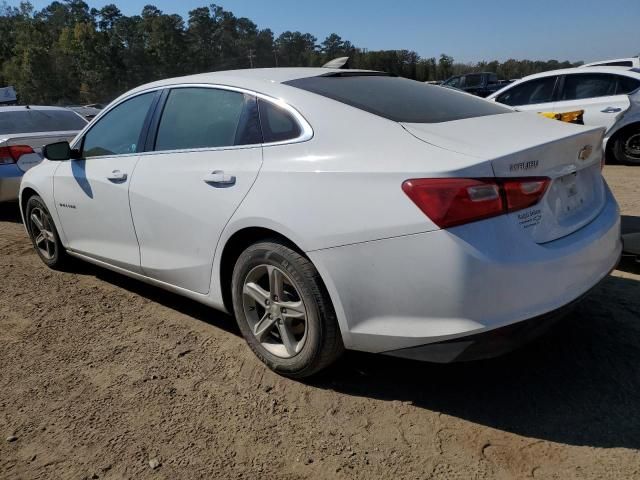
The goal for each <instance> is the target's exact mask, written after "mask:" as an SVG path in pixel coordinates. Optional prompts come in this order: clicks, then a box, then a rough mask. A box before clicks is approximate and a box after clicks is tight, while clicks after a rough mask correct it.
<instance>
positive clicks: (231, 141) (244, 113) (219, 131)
mask: <svg viewBox="0 0 640 480" xmlns="http://www.w3.org/2000/svg"><path fill="white" fill-rule="evenodd" d="M251 104H253V107H251ZM249 127H251V128H249ZM257 134H258V125H257V112H256V109H255V99H254V98H253V97H250V96H248V95H246V96H245V94H243V93H240V92H233V91H229V90H219V89H214V88H176V89H173V90H171V93H170V94H169V97H168V98H167V103H166V104H165V106H164V110H163V112H162V118H161V120H160V125H159V126H158V134H157V137H156V145H155V150H181V149H190V148H215V147H229V146H233V145H246V144H252V143H260V139H256V135H257Z"/></svg>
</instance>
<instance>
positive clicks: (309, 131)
mask: <svg viewBox="0 0 640 480" xmlns="http://www.w3.org/2000/svg"><path fill="white" fill-rule="evenodd" d="M174 88H211V89H218V90H227V91H231V92H238V93H242V94H247V95H252V96H255V97H256V98H260V99H262V100H265V101H267V102H270V103H273V104H274V105H276V106H278V107H280V108H282V109H284V110H285V111H286V112H287V113H289V114H290V115H291V116H292V117H293V118H294V120H295V121H296V122H297V123H298V126H299V127H300V135H298V136H297V137H295V138H291V139H288V140H282V141H279V142H262V143H254V144H248V145H229V146H225V147H203V148H188V149H180V150H153V151H148V152H137V153H133V154H131V153H127V154H120V155H111V156H117V157H121V156H123V155H149V154H156V155H157V154H162V153H182V152H202V151H218V150H237V149H243V148H255V147H259V146H262V147H272V146H278V145H289V144H295V143H302V142H306V141H308V140H311V139H312V138H313V135H314V132H313V128H312V127H311V125H310V124H309V122H308V121H307V119H306V118H304V116H303V115H302V114H301V113H300V112H299V111H298V110H296V109H295V108H294V107H292V106H291V105H289V104H288V103H287V102H285V101H284V100H283V99H281V98H276V97H272V96H271V95H267V94H264V93H260V92H256V91H253V90H249V89H246V88H242V87H234V86H230V85H223V84H214V83H176V84H169V85H162V86H155V87H152V88H148V89H145V90H141V91H139V92H136V93H134V94H132V95H128V96H127V97H124V98H122V99H121V100H120V101H118V103H114V104H113V105H109V106H108V107H107V108H106V109H104V110H103V111H102V112H100V114H98V115H97V116H96V117H95V118H94V119H93V120H92V121H91V122H90V123H89V124H88V125H87V127H85V129H84V130H83V131H81V132H80V133H79V134H78V136H77V137H76V139H75V140H74V141H73V145H72V147H73V148H75V147H76V145H77V143H78V142H79V141H80V139H82V138H84V136H85V135H86V134H87V133H88V132H89V130H90V129H91V128H92V127H93V125H95V124H97V123H98V121H99V120H100V119H101V118H102V117H103V116H105V115H106V114H108V113H109V112H110V111H111V110H113V109H114V108H116V107H117V106H118V105H121V104H122V103H124V102H126V101H128V100H131V99H132V98H135V97H137V96H139V95H144V94H146V93H151V92H156V91H158V90H171V89H174ZM89 158H101V157H89Z"/></svg>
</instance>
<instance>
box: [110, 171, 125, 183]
mask: <svg viewBox="0 0 640 480" xmlns="http://www.w3.org/2000/svg"><path fill="white" fill-rule="evenodd" d="M126 179H127V174H126V173H125V172H121V171H120V170H114V171H113V172H111V173H110V174H109V175H107V180H111V181H112V182H124V181H125V180H126Z"/></svg>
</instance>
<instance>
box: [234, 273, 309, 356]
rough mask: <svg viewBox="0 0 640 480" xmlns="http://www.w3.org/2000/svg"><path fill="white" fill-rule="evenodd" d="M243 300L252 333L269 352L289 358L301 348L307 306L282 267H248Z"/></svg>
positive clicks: (304, 339)
mask: <svg viewBox="0 0 640 480" xmlns="http://www.w3.org/2000/svg"><path fill="white" fill-rule="evenodd" d="M267 285H268V286H267ZM242 304H243V309H244V313H245V316H246V319H247V322H248V324H249V328H250V329H251V332H252V334H253V335H254V337H255V338H256V340H258V341H259V342H260V345H261V346H262V347H263V348H264V349H265V350H267V351H268V352H269V353H270V354H272V355H275V356H277V357H280V358H291V357H294V356H296V355H297V354H298V353H299V352H300V351H301V350H302V348H303V346H304V345H305V342H306V340H307V309H306V307H305V304H304V302H303V301H302V296H301V295H300V289H299V288H298V286H297V285H296V284H295V283H294V282H293V281H292V280H291V278H290V277H289V276H288V274H287V273H286V272H285V271H284V270H283V269H282V268H280V267H276V266H275V265H267V264H261V265H257V266H255V267H254V268H253V269H252V270H251V271H249V273H247V276H246V277H245V280H244V285H243V287H242ZM276 332H277V333H276Z"/></svg>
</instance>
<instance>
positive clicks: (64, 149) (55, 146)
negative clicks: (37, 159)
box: [42, 142, 80, 161]
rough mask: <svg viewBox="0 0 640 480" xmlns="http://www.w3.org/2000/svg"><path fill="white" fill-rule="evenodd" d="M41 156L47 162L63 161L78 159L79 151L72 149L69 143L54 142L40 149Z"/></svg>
mask: <svg viewBox="0 0 640 480" xmlns="http://www.w3.org/2000/svg"><path fill="white" fill-rule="evenodd" d="M42 155H43V156H44V157H45V158H47V159H49V160H53V161H64V160H70V159H73V158H80V151H79V150H77V149H75V148H74V149H72V148H71V146H70V145H69V142H56V143H50V144H49V145H45V146H44V147H43V148H42Z"/></svg>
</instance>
